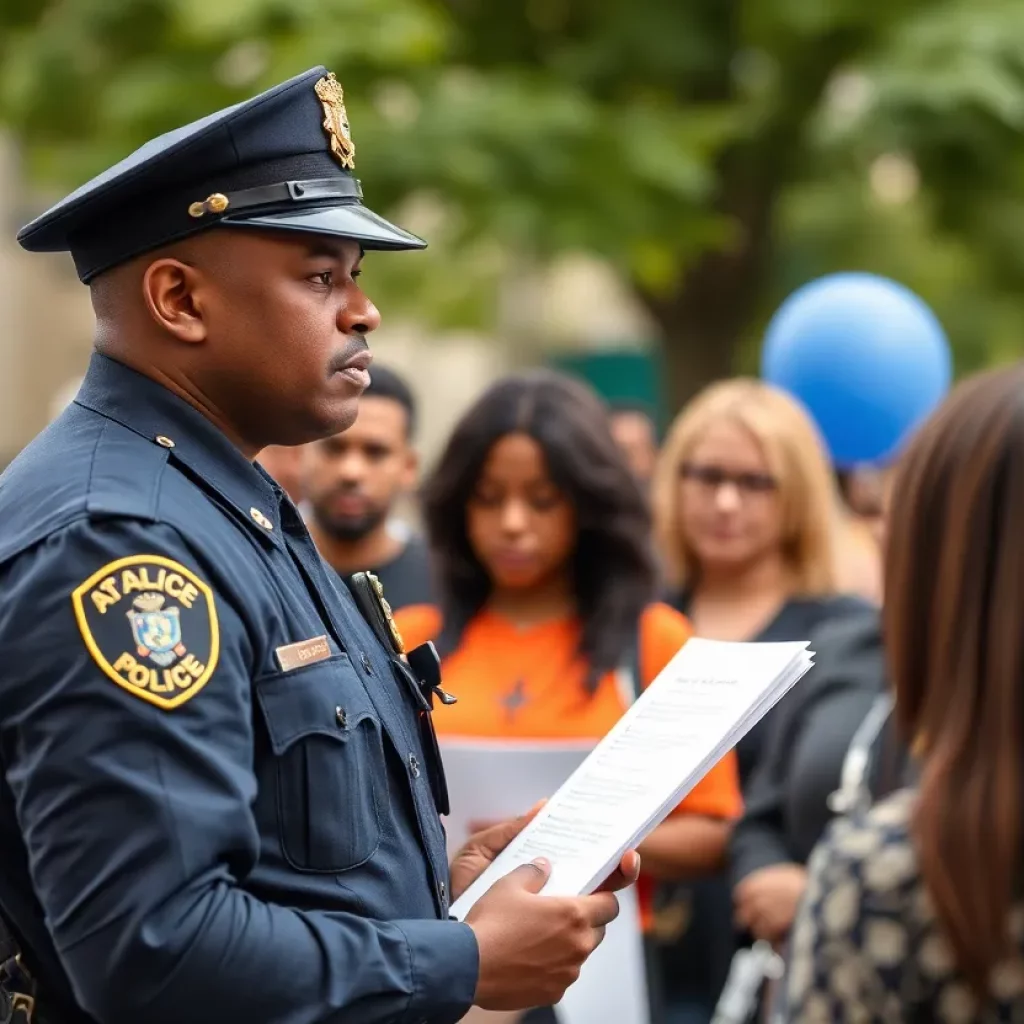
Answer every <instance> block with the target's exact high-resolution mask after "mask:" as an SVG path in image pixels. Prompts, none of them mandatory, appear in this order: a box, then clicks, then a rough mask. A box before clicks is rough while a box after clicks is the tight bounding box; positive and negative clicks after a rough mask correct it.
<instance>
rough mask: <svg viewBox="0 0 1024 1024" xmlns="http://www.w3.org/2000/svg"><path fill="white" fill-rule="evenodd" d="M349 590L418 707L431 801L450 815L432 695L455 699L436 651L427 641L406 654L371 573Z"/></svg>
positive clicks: (443, 700) (446, 700) (444, 700)
mask: <svg viewBox="0 0 1024 1024" xmlns="http://www.w3.org/2000/svg"><path fill="white" fill-rule="evenodd" d="M349 589H350V591H351V592H352V596H353V598H354V599H355V602H356V604H357V605H358V607H359V611H360V613H361V614H362V616H363V618H364V619H366V621H367V622H368V623H369V625H370V628H371V629H372V630H373V632H374V633H375V634H376V636H377V639H378V640H379V641H380V642H381V643H382V644H383V645H384V649H385V650H386V651H387V652H388V654H389V655H390V656H391V664H392V666H393V667H394V671H395V675H396V677H397V678H398V679H400V680H401V682H402V683H403V684H404V685H405V687H406V688H407V689H408V690H409V692H410V693H411V694H412V697H413V700H414V701H415V703H416V705H417V707H418V708H419V715H418V716H417V717H418V719H419V725H420V738H421V741H422V743H423V747H424V750H425V751H426V752H427V753H428V756H429V758H430V761H431V769H430V780H431V788H432V789H433V793H434V802H435V804H436V806H437V810H438V813H439V814H450V813H451V807H450V804H449V800H448V782H447V780H446V778H445V774H444V762H443V761H442V760H441V749H440V747H439V746H438V744H437V733H436V732H435V731H434V722H433V717H432V713H433V710H434V697H435V696H436V697H437V698H438V699H439V700H440V701H441V703H442V704H445V705H450V704H454V703H455V702H456V699H457V698H455V697H454V696H452V694H450V693H447V692H446V691H445V690H444V689H443V688H442V687H441V659H440V657H439V656H438V653H437V649H436V648H435V647H434V645H433V644H432V643H430V642H429V641H428V642H427V643H425V644H420V646H419V647H416V648H414V649H413V650H411V651H409V652H408V653H407V652H406V650H405V642H404V641H403V640H402V635H401V633H399V631H398V627H397V626H396V625H395V620H394V617H393V616H392V614H391V606H390V605H389V604H388V603H387V601H386V600H385V598H384V588H383V587H382V586H381V583H380V580H378V579H377V577H376V576H374V575H373V573H369V572H357V573H355V574H354V575H352V576H351V577H349Z"/></svg>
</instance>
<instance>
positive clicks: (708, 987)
mask: <svg viewBox="0 0 1024 1024" xmlns="http://www.w3.org/2000/svg"><path fill="white" fill-rule="evenodd" d="M653 495H654V511H655V522H656V527H657V538H658V542H659V548H660V553H661V556H662V560H663V564H664V566H665V571H666V575H667V577H668V581H669V584H670V587H671V592H672V603H673V604H675V606H676V607H677V608H678V609H679V610H680V611H682V612H683V613H684V614H685V615H686V616H687V618H688V619H689V620H690V622H691V624H692V626H693V630H694V634H695V635H697V636H704V637H710V638H714V639H719V640H744V641H748V640H756V641H783V640H805V639H808V638H809V636H810V635H811V633H812V632H813V631H815V630H816V629H817V627H819V626H820V625H821V624H822V623H824V622H826V621H828V620H831V619H835V618H837V617H839V616H843V615H848V614H853V613H862V612H863V611H864V610H865V608H866V607H867V606H866V605H865V604H864V602H862V601H860V600H858V599H855V598H852V597H843V596H839V595H837V593H836V591H837V583H836V572H837V570H836V556H837V549H838V543H837V542H838V538H839V535H840V529H841V527H840V524H841V511H840V506H839V503H838V498H837V494H836V490H835V485H834V482H833V476H832V472H831V468H830V466H829V463H828V458H827V456H826V453H825V448H824V445H823V443H822V441H821V439H820V437H819V435H818V432H817V430H816V428H815V426H814V424H813V422H812V421H811V419H810V418H809V416H808V415H807V414H806V413H805V412H804V411H803V409H802V407H801V406H800V405H798V404H797V402H795V401H794V400H793V399H791V398H790V397H788V396H787V395H786V394H784V393H783V392H781V391H779V390H777V389H775V388H773V387H771V386H770V385H768V384H764V383H762V382H760V381H755V380H747V379H737V380H729V381H724V382H721V383H717V384H714V385H712V386H711V387H709V388H707V389H706V390H705V391H703V392H702V393H701V394H699V395H698V396H697V397H696V398H695V399H694V400H693V401H692V402H690V403H689V404H688V405H687V406H686V408H684V409H683V411H682V412H681V413H680V415H679V416H678V417H677V419H676V421H675V423H674V424H673V425H672V427H671V429H670V430H669V433H668V437H667V440H666V442H665V445H664V447H663V449H662V453H661V457H660V460H659V465H658V469H657V473H656V475H655V482H654V492H653ZM774 714H775V712H773V713H771V714H769V715H768V716H766V718H765V719H764V720H763V721H762V722H761V723H759V724H758V725H757V726H755V727H754V729H753V730H751V732H750V733H748V735H747V736H746V737H745V738H744V739H743V740H741V742H740V744H739V747H738V748H737V754H738V762H739V771H740V782H741V785H742V786H743V787H744V788H746V783H747V782H748V781H749V780H750V778H751V776H752V775H753V773H754V769H755V768H756V767H757V765H758V762H759V761H760V759H761V756H762V753H763V751H764V748H765V738H766V736H767V735H768V733H769V731H770V729H771V719H772V718H773V717H774ZM838 756H840V757H841V756H842V752H841V751H840V753H839V755H838ZM782 868H783V869H782V870H777V869H775V868H773V869H771V870H769V871H767V872H766V873H765V874H764V875H763V876H762V878H761V879H754V880H753V881H752V884H751V885H750V886H748V887H747V888H746V889H743V890H737V894H740V893H741V892H742V895H743V897H744V898H743V899H742V900H737V903H736V906H735V908H734V907H733V905H732V896H731V893H730V887H729V883H728V881H727V880H726V878H725V877H724V876H722V877H720V878H716V879H709V880H706V881H704V882H702V883H700V884H699V885H693V886H685V887H674V888H673V889H671V890H666V891H665V892H663V893H662V906H661V910H660V913H659V916H658V931H659V935H660V937H661V940H662V943H663V946H664V948H663V961H664V971H663V974H664V976H665V978H666V984H667V986H668V988H669V992H668V993H667V995H668V999H669V1002H670V1004H675V1005H676V1006H678V1008H679V1013H678V1017H677V1019H678V1020H680V1021H684V1020H685V1021H691V1020H692V1021H698V1020H701V1019H704V1020H707V1019H709V1017H710V1009H711V1008H712V1007H713V1006H714V1002H715V1000H716V998H717V996H718V993H719V991H720V990H721V986H722V983H723V982H724V980H725V974H726V972H727V971H728V967H729V962H730V959H731V957H732V954H733V952H734V951H735V949H736V948H737V936H736V933H735V931H734V928H733V919H734V917H735V921H736V924H737V925H739V926H740V927H741V928H742V929H744V930H745V931H746V930H748V929H750V928H751V926H752V925H753V924H754V923H755V922H754V921H753V920H752V917H753V915H754V912H755V909H756V910H757V912H758V913H765V912H770V913H771V916H772V917H773V919H778V918H780V917H787V916H788V919H790V920H791V919H792V915H793V913H794V912H795V909H796V904H797V902H798V900H799V898H800V895H801V893H802V892H803V884H804V883H803V869H802V868H800V867H798V866H797V865H783V866H782Z"/></svg>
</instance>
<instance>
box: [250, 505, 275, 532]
mask: <svg viewBox="0 0 1024 1024" xmlns="http://www.w3.org/2000/svg"><path fill="white" fill-rule="evenodd" d="M249 515H251V516H252V518H253V521H254V522H256V523H259V525H260V526H262V527H263V529H264V530H272V529H273V528H274V524H273V523H272V522H271V521H270V520H269V519H268V518H267V517H266V516H265V515H264V514H263V513H262V512H261V511H260V510H259V509H258V508H251V509H249Z"/></svg>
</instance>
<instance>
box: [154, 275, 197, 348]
mask: <svg viewBox="0 0 1024 1024" xmlns="http://www.w3.org/2000/svg"><path fill="white" fill-rule="evenodd" d="M201 281H202V275H201V274H200V273H199V271H198V270H197V269H196V268H195V267H193V266H190V265H189V264H188V263H185V262H184V261H182V260H180V259H176V258H174V257H171V256H166V257H162V258H160V259H157V260H154V261H153V262H152V263H150V264H149V266H148V267H146V270H145V273H144V274H143V275H142V296H143V298H144V300H145V302H146V308H147V309H148V310H149V315H150V316H151V317H152V318H153V319H154V320H155V321H156V322H157V324H158V325H159V326H160V327H161V328H163V330H165V331H167V333H168V334H171V335H173V336H174V337H175V338H177V339H178V340H179V341H185V342H189V343H191V344H196V343H198V342H202V341H205V340H206V323H205V322H204V320H203V316H202V303H201V302H199V301H198V300H197V293H198V291H199V287H200V284H201Z"/></svg>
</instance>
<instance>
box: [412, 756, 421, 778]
mask: <svg viewBox="0 0 1024 1024" xmlns="http://www.w3.org/2000/svg"><path fill="white" fill-rule="evenodd" d="M409 771H411V772H412V777H413V778H414V779H418V778H419V777H420V760H419V758H418V757H417V756H416V755H415V754H410V755H409Z"/></svg>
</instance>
